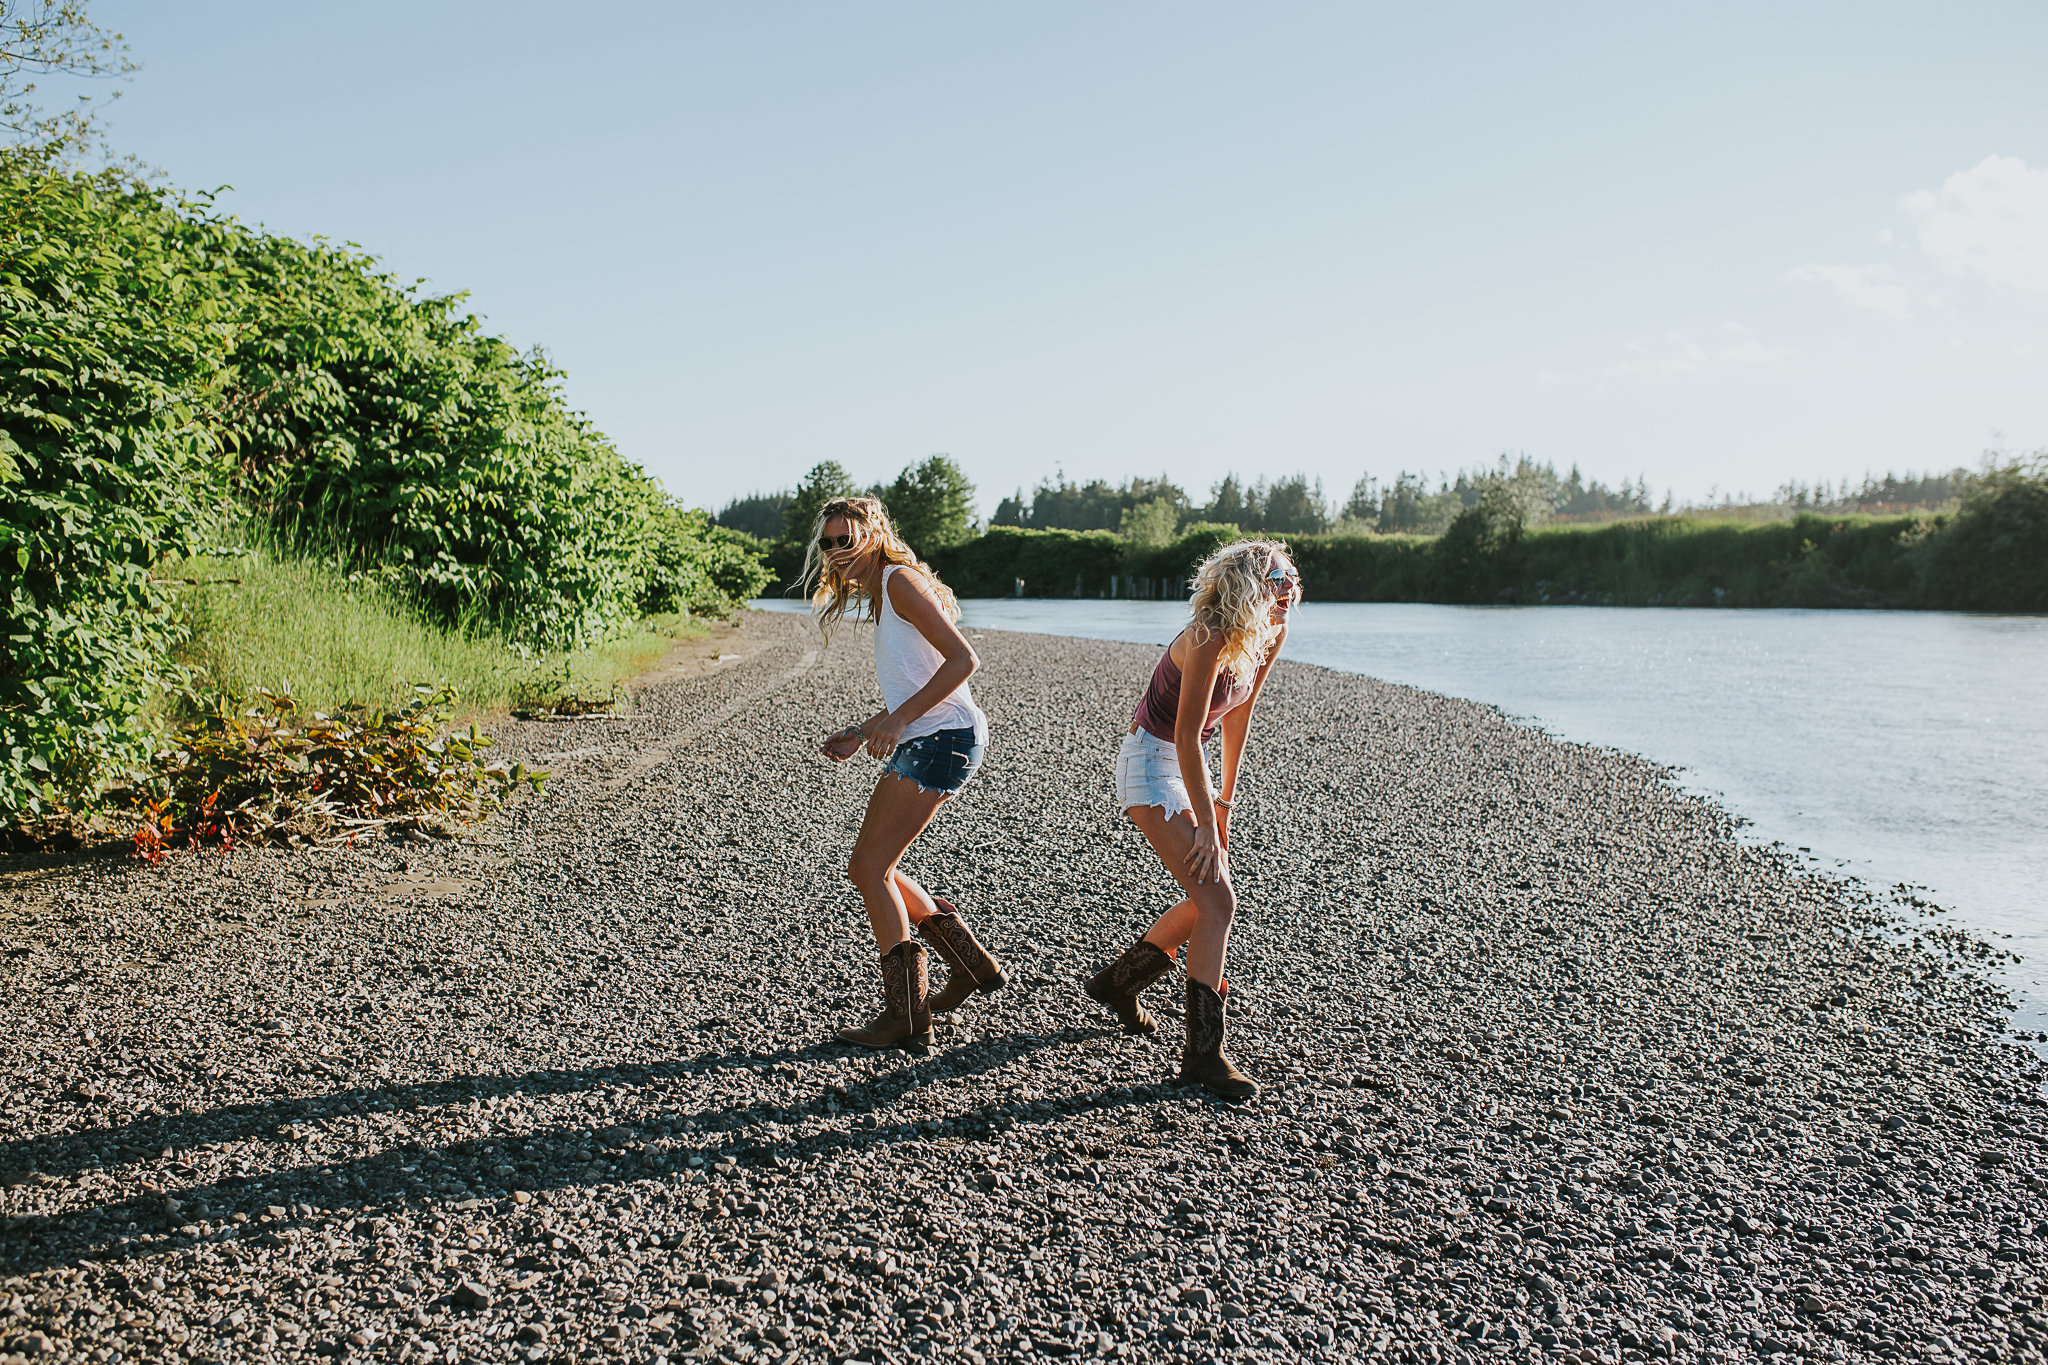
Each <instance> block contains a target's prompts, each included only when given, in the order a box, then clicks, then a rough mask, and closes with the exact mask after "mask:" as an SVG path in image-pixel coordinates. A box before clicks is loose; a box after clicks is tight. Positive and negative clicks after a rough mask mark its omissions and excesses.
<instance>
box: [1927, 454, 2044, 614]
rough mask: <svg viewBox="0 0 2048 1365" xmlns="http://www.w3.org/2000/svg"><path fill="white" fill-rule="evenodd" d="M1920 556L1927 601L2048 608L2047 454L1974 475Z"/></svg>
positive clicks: (1965, 606)
mask: <svg viewBox="0 0 2048 1365" xmlns="http://www.w3.org/2000/svg"><path fill="white" fill-rule="evenodd" d="M1921 555H1922V589H1923V593H1924V595H1925V597H1926V600H1927V602H1928V603H1929V605H1932V606H1941V607H1952V608H1956V609H1959V610H1963V611H2048V456H2042V455H2036V456H2034V457H2033V458H2032V459H2031V460H2026V461H2019V462H2015V463H2010V464H2007V465H2004V466H2002V467H1999V468H1995V469H1992V470H1990V471H1988V472H1987V473H1985V474H1984V475H1982V476H1981V477H1979V478H1977V479H1974V480H1972V481H1971V483H1970V485H1969V487H1968V489H1967V491H1966V492H1965V493H1964V495H1963V499H1962V505H1961V506H1960V507H1959V508H1958V509H1957V510H1956V513H1955V515H1954V516H1953V517H1951V518H1948V519H1947V521H1946V524H1945V525H1943V526H1942V527H1941V528H1940V529H1939V530H1938V531H1937V532H1936V533H1934V534H1932V535H1930V536H1928V537H1927V540H1926V544H1925V545H1924V547H1923V549H1922V552H1921Z"/></svg>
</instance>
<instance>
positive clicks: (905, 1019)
mask: <svg viewBox="0 0 2048 1365" xmlns="http://www.w3.org/2000/svg"><path fill="white" fill-rule="evenodd" d="M929 991H930V981H929V979H928V978H927V977H926V975H925V959H924V949H923V948H922V947H920V946H919V945H918V944H917V943H915V942H913V941H911V940H910V939H905V940H903V942H901V943H899V944H897V945H896V946H895V947H894V948H891V949H890V950H889V951H888V952H886V953H884V954H882V1012H881V1013H880V1014H878V1015H876V1016H875V1017H874V1018H873V1019H871V1020H869V1021H868V1023H867V1024H866V1025H864V1026H863V1027H861V1028H843V1029H841V1030H839V1041H840V1042H842V1043H854V1044H856V1045H858V1046H860V1047H902V1048H908V1049H909V1050H910V1051H912V1052H923V1051H924V1050H925V1049H926V1048H928V1047H930V1046H931V1043H932V1012H931V1007H930V1005H929V1003H928V1001H927V995H928V993H929Z"/></svg>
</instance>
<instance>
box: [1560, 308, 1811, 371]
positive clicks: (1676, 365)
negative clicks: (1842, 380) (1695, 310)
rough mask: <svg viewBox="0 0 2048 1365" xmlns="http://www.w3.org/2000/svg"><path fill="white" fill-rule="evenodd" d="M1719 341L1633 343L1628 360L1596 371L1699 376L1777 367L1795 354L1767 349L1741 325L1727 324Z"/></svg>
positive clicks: (1680, 338) (1675, 338) (1679, 337)
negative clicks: (1721, 369)
mask: <svg viewBox="0 0 2048 1365" xmlns="http://www.w3.org/2000/svg"><path fill="white" fill-rule="evenodd" d="M1721 330H1722V332H1723V333H1724V336H1723V339H1721V340H1719V341H1698V340H1695V339H1694V338H1693V337H1691V336H1688V335H1687V334H1686V333H1684V332H1666V333H1665V334H1664V335H1663V336H1661V337H1658V338H1657V339H1656V340H1654V341H1631V342H1629V343H1628V345H1627V347H1626V349H1627V351H1628V352H1629V354H1628V357H1627V358H1626V359H1624V360H1618V361H1616V362H1615V363H1614V364H1612V365H1603V366H1601V367H1600V368H1599V369H1597V370H1595V371H1594V372H1593V373H1594V377H1595V378H1598V379H1619V378H1624V377H1638V378H1640V377H1644V376H1654V375H1673V374H1697V373H1699V372H1700V371H1701V370H1705V369H1709V368H1711V367H1715V366H1721V365H1776V364H1778V363H1780V362H1781V361H1784V360H1787V359H1789V358H1790V357H1791V356H1792V355H1793V354H1794V352H1793V351H1792V350H1790V349H1788V348H1787V347H1783V346H1766V345H1764V344H1763V343H1762V342H1760V341H1758V340H1756V339H1755V338H1754V337H1752V336H1750V334H1749V329H1748V328H1746V327H1743V326H1741V325H1740V324H1739V323H1733V322H1729V323H1724V324H1722V327H1721Z"/></svg>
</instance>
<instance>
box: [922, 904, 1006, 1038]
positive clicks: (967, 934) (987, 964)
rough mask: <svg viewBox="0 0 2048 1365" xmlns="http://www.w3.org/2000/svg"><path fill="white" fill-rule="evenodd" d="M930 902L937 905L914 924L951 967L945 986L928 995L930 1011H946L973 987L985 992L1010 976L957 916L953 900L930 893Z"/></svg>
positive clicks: (966, 995) (968, 993)
mask: <svg viewBox="0 0 2048 1365" xmlns="http://www.w3.org/2000/svg"><path fill="white" fill-rule="evenodd" d="M932 904H934V905H936V906H938V907H939V908H938V909H937V910H935V911H934V912H932V913H931V914H929V915H927V916H925V919H924V923H922V924H920V925H918V926H917V934H918V937H919V938H922V939H923V940H924V941H925V942H927V943H929V944H931V945H932V947H933V948H934V949H935V950H936V951H937V952H938V955H939V956H940V957H942V958H944V959H946V965H947V966H948V967H950V968H952V975H950V976H948V977H947V978H946V985H945V989H943V990H941V991H940V992H939V993H938V994H937V995H935V996H933V997H932V998H931V1012H932V1013H933V1014H945V1013H948V1012H949V1011H951V1010H954V1009H957V1008H959V1006H960V1003H961V1002H962V1001H964V1000H966V999H967V997H968V996H970V995H972V994H974V993H975V992H976V991H981V992H982V993H983V994H986V993H987V992H989V991H993V990H998V989H1000V988H1001V987H1002V986H1003V984H1004V983H1005V982H1007V981H1008V980H1009V979H1010V978H1009V977H1007V976H1005V975H1004V974H1003V964H1002V963H1000V962H998V961H996V960H995V958H993V957H991V956H990V955H989V951H988V949H986V948H984V947H982V946H981V944H980V943H979V942H978V941H976V939H975V937H974V931H973V930H972V929H969V928H968V927H967V921H965V920H963V919H962V918H960V911H959V908H958V907H957V906H955V905H954V904H953V902H951V901H949V900H947V899H946V898H945V897H944V896H933V897H932Z"/></svg>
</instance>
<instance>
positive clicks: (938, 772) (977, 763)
mask: <svg viewBox="0 0 2048 1365" xmlns="http://www.w3.org/2000/svg"><path fill="white" fill-rule="evenodd" d="M986 747H987V746H986V745H982V744H977V743H975V742H974V730H973V728H972V727H968V726H963V727H962V728H960V729H958V730H937V731H934V732H933V733H931V734H929V735H919V736H918V737H917V738H916V739H906V740H904V741H903V742H902V743H901V744H899V745H897V746H896V752H895V753H894V754H891V755H890V756H889V763H888V766H887V767H886V768H885V769H884V771H886V772H892V773H894V774H896V775H897V776H898V777H907V778H909V779H910V780H911V781H912V782H915V783H916V784H917V785H918V787H919V788H920V789H921V790H924V791H928V792H946V793H947V794H949V795H950V794H951V793H953V792H956V791H959V790H960V789H961V788H962V787H964V786H966V785H967V779H968V778H970V777H972V776H974V774H975V772H976V771H977V770H978V769H979V768H980V767H981V755H982V752H983V750H984V749H985V748H986Z"/></svg>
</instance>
